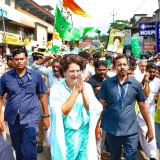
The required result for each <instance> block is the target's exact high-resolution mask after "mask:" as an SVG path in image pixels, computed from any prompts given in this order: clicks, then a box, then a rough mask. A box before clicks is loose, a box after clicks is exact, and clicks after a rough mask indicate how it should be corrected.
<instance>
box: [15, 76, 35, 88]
mask: <svg viewBox="0 0 160 160" xmlns="http://www.w3.org/2000/svg"><path fill="white" fill-rule="evenodd" d="M27 77H28V82H27V83H24V82H23V81H22V80H21V77H18V75H17V74H16V79H17V82H18V84H19V85H20V86H22V87H27V86H29V85H30V84H31V82H32V78H31V76H30V74H29V73H27ZM20 80H21V81H20Z"/></svg>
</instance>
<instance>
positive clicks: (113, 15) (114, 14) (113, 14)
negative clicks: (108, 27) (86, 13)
mask: <svg viewBox="0 0 160 160" xmlns="http://www.w3.org/2000/svg"><path fill="white" fill-rule="evenodd" d="M111 15H112V17H113V23H114V22H115V16H116V15H117V13H115V12H114V9H113V13H112V14H111Z"/></svg>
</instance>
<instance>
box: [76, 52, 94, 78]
mask: <svg viewBox="0 0 160 160" xmlns="http://www.w3.org/2000/svg"><path fill="white" fill-rule="evenodd" d="M78 55H79V57H80V58H81V59H82V60H83V61H84V70H83V73H82V77H83V79H84V80H85V81H89V79H90V78H91V76H93V75H94V74H95V70H94V68H93V67H92V66H91V65H90V64H89V59H90V56H91V55H90V54H89V53H88V52H85V51H83V52H80V53H79V54H78Z"/></svg>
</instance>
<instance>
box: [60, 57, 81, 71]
mask: <svg viewBox="0 0 160 160" xmlns="http://www.w3.org/2000/svg"><path fill="white" fill-rule="evenodd" d="M72 63H75V64H77V65H79V67H80V70H83V69H84V64H83V63H84V61H83V60H81V59H80V58H79V56H78V55H75V54H66V55H64V56H63V57H62V59H61V60H60V65H61V67H62V71H63V72H65V71H66V70H67V69H68V68H69V65H70V64H72Z"/></svg>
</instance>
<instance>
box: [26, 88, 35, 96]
mask: <svg viewBox="0 0 160 160" xmlns="http://www.w3.org/2000/svg"><path fill="white" fill-rule="evenodd" d="M35 92H36V88H35V87H33V86H29V87H27V88H26V93H27V94H34V93H35Z"/></svg>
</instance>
